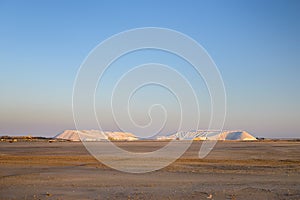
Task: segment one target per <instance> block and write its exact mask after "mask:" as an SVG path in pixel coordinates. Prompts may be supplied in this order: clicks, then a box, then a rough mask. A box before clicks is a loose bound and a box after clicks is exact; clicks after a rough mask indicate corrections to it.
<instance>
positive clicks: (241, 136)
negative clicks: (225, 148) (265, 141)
mask: <svg viewBox="0 0 300 200" xmlns="http://www.w3.org/2000/svg"><path fill="white" fill-rule="evenodd" d="M219 137H220V140H257V139H256V138H255V137H254V136H252V135H250V134H249V133H248V132H246V131H225V132H222V133H221V134H220V136H219Z"/></svg>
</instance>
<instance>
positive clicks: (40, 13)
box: [0, 0, 300, 138]
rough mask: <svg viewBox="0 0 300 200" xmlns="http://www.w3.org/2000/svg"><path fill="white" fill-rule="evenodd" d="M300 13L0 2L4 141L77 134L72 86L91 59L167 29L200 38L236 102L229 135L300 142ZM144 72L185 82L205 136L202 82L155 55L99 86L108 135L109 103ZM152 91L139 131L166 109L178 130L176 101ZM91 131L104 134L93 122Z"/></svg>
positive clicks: (154, 4) (274, 5)
mask: <svg viewBox="0 0 300 200" xmlns="http://www.w3.org/2000/svg"><path fill="white" fill-rule="evenodd" d="M299 9H300V2H299V1H292V0H287V1H263V2H262V1H187V2H184V1H182V2H174V1H164V2H161V1H131V2H130V3H129V2H126V1H124V2H123V1H88V2H83V1H82V2H81V1H79V2H73V1H62V2H60V1H5V0H4V1H0V22H1V25H2V26H1V30H0V36H1V37H0V44H1V45H0V55H1V56H0V57H1V59H0V91H1V100H0V135H33V136H46V137H51V136H55V135H57V134H59V133H61V132H62V131H64V130H66V129H75V125H74V122H73V114H72V92H73V83H74V81H75V78H76V74H77V71H78V70H79V67H80V65H81V64H82V62H83V61H84V59H85V58H86V57H87V55H88V54H89V52H90V51H91V50H92V49H93V48H94V47H95V46H97V45H98V44H99V43H100V42H102V41H103V40H105V39H107V38H109V37H110V36H112V35H114V34H117V33H119V32H122V31H126V30H128V29H133V28H140V27H162V28H168V29H173V30H176V31H179V32H182V33H184V34H186V35H188V36H189V37H191V38H193V39H194V40H196V41H197V42H198V43H199V44H201V45H202V46H203V47H204V48H205V49H206V50H207V52H208V53H209V55H210V56H211V57H212V59H213V60H214V62H215V63H216V65H217V67H218V69H219V71H220V73H221V75H222V78H223V81H224V85H225V89H226V95H227V116H226V120H225V125H224V129H226V130H246V131H248V132H249V133H251V134H252V135H254V136H256V137H266V138H299V136H300V126H299V119H300V105H299V102H300V92H299V91H300V90H299V89H300V79H299V75H300V59H299V53H300V37H299V35H300V21H299V19H300V12H299ZM144 62H146V63H147V62H153V63H154V62H161V63H165V64H169V65H170V66H172V67H174V69H176V70H177V71H179V72H180V73H181V74H183V75H185V77H186V78H187V79H188V80H189V81H190V84H191V85H192V87H193V88H194V89H195V91H196V96H197V98H198V99H199V102H200V111H201V120H202V121H201V123H200V128H201V129H206V128H207V124H208V121H209V119H210V115H209V112H210V109H211V108H210V106H209V105H208V104H209V102H210V99H209V94H208V92H207V88H206V86H205V83H204V82H203V80H202V79H201V78H199V77H198V78H197V76H196V75H195V73H194V71H193V70H191V69H190V68H189V64H188V63H187V62H185V61H184V60H182V59H179V58H176V56H174V55H172V54H168V53H166V52H162V51H153V50H149V51H143V52H139V51H137V52H133V53H130V54H128V55H127V57H121V58H120V59H119V60H117V61H116V62H115V63H113V64H112V66H111V68H110V71H109V73H107V75H106V76H104V77H103V79H102V80H101V81H100V83H99V85H98V88H97V90H96V93H95V99H96V103H97V104H96V105H95V107H96V114H97V116H98V119H99V120H101V121H102V122H103V124H104V129H105V130H117V129H116V124H114V123H111V122H110V120H109V117H111V111H110V110H109V109H108V106H107V105H109V104H108V99H107V98H106V97H107V94H109V92H111V91H112V89H113V86H114V84H115V82H116V81H117V80H118V78H119V77H120V76H121V75H122V74H123V73H125V72H127V71H128V70H130V69H131V67H133V66H137V65H139V64H142V63H144ZM157 76H158V77H159V75H157ZM161 78H162V79H163V78H164V77H161ZM103 83H104V84H103ZM129 83H130V82H128V84H129ZM178 86H180V85H179V84H178ZM100 89H102V90H101V92H100ZM143 91H144V94H140V93H137V95H136V96H135V97H134V98H133V101H134V107H133V108H132V113H133V118H134V119H135V120H136V121H137V123H139V124H140V125H144V124H147V123H148V122H149V116H148V115H147V112H146V108H148V106H149V105H151V104H153V103H157V102H159V101H162V104H163V105H166V107H167V108H168V109H169V110H170V111H169V112H168V116H169V125H167V127H165V130H164V131H165V132H172V131H173V130H175V129H176V124H177V123H178V119H179V114H178V110H177V107H178V102H177V101H176V99H175V98H174V96H172V95H171V94H169V93H168V92H166V91H164V90H163V88H158V87H154V86H153V87H152V86H149V87H145V88H143ZM120 95H121V96H122V95H123V94H120ZM120 101H121V100H120ZM116 103H117V104H118V103H119V102H118V101H117V102H116ZM190 109H193V108H190ZM154 111H155V110H154ZM145 113H146V114H145ZM153 116H156V117H157V118H158V119H160V117H162V114H161V113H159V112H157V113H156V112H154V113H153ZM172 124H173V127H172ZM86 129H97V127H93V126H90V125H89V122H87V123H86Z"/></svg>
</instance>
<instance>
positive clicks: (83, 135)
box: [55, 130, 138, 141]
mask: <svg viewBox="0 0 300 200" xmlns="http://www.w3.org/2000/svg"><path fill="white" fill-rule="evenodd" d="M55 138H56V139H64V140H70V141H105V140H113V141H134V140H137V139H138V138H137V137H136V136H135V135H133V134H132V133H126V132H111V131H99V130H81V131H79V130H65V131H64V132H62V133H60V134H58V135H56V136H55Z"/></svg>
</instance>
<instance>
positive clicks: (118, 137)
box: [55, 130, 257, 141]
mask: <svg viewBox="0 0 300 200" xmlns="http://www.w3.org/2000/svg"><path fill="white" fill-rule="evenodd" d="M55 138H56V139H63V140H70V141H107V140H112V141H135V140H138V137H136V136H135V135H134V134H132V133H128V132H112V131H99V130H65V131H64V132H62V133H60V134H58V135H57V136H55ZM156 139H157V140H237V141H241V140H242V141H251V140H257V139H256V138H255V137H254V136H252V135H251V134H250V133H248V132H246V131H223V132H221V133H220V132H219V131H213V130H209V131H207V130H197V131H181V132H177V133H175V134H172V135H169V136H159V137H157V138H156Z"/></svg>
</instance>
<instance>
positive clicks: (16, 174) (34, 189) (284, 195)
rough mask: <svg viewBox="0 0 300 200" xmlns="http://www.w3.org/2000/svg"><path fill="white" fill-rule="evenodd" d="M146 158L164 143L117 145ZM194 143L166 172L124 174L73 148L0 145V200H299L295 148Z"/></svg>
mask: <svg viewBox="0 0 300 200" xmlns="http://www.w3.org/2000/svg"><path fill="white" fill-rule="evenodd" d="M117 144H118V146H120V147H121V148H124V149H127V150H131V151H139V152H142V151H152V150H154V149H157V148H159V147H161V146H164V145H165V144H166V143H165V142H143V141H142V142H118V143H117ZM200 145H201V142H194V143H193V144H192V146H191V147H190V149H189V150H188V151H187V152H186V153H185V155H184V156H183V157H181V158H180V159H178V160H177V161H176V162H174V163H173V164H171V165H170V166H168V167H166V168H164V169H161V170H159V171H155V172H150V173H146V174H128V173H123V172H119V171H116V170H113V169H110V168H108V167H106V166H104V165H103V164H101V163H99V162H98V161H97V160H95V159H94V158H93V157H92V156H91V155H90V154H89V153H88V152H87V151H86V149H85V148H84V146H83V145H82V144H81V143H80V142H57V143H47V142H16V143H7V142H0V199H256V200H258V199H300V142H278V141H277V142H218V144H217V145H216V147H215V148H214V149H213V151H212V152H211V153H210V154H209V156H208V157H206V158H205V159H198V158H197V155H198V151H199V148H200Z"/></svg>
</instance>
